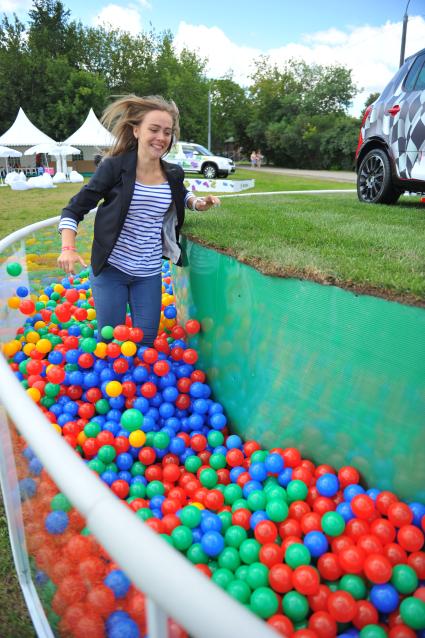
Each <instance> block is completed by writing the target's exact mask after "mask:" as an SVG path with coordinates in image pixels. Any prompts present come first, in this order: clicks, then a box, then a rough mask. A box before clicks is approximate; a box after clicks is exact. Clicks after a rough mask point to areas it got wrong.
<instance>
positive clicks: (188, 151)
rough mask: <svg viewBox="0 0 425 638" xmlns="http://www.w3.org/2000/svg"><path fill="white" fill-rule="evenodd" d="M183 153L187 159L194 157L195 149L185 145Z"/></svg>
mask: <svg viewBox="0 0 425 638" xmlns="http://www.w3.org/2000/svg"><path fill="white" fill-rule="evenodd" d="M182 151H183V153H184V154H185V155H186V157H193V147H192V146H187V145H186V144H183V146H182Z"/></svg>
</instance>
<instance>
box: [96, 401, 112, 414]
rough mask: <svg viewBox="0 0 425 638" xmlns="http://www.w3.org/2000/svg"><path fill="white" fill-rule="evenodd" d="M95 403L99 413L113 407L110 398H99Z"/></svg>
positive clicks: (104, 412) (103, 412)
mask: <svg viewBox="0 0 425 638" xmlns="http://www.w3.org/2000/svg"><path fill="white" fill-rule="evenodd" d="M94 405H95V408H96V412H97V413H98V414H106V413H107V412H109V410H110V409H111V406H110V405H109V401H108V399H99V401H96V403H95V404H94Z"/></svg>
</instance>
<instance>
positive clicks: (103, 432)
mask: <svg viewBox="0 0 425 638" xmlns="http://www.w3.org/2000/svg"><path fill="white" fill-rule="evenodd" d="M12 270H14V269H12ZM17 274H19V273H17ZM17 274H14V272H10V273H9V275H11V276H17ZM23 288H24V287H18V288H17V289H16V292H15V295H14V296H13V297H11V299H10V300H9V302H8V305H9V307H10V308H12V309H16V310H17V311H18V312H21V313H22V314H23V315H24V316H26V317H27V318H26V320H25V321H24V324H23V326H22V327H21V328H20V329H19V330H18V332H17V335H16V338H15V339H13V340H12V341H10V342H8V343H7V344H5V345H4V348H3V351H4V354H5V355H6V357H7V358H8V360H9V363H10V366H11V367H12V369H13V370H14V372H15V374H16V376H17V378H18V379H19V380H20V382H21V384H22V386H23V388H24V389H25V390H26V391H27V392H28V394H29V395H30V396H31V398H32V399H33V400H34V401H35V402H36V403H37V404H38V405H39V407H40V409H41V410H42V411H43V412H44V413H45V415H46V417H47V418H48V419H49V420H50V421H51V423H52V426H53V427H54V428H55V429H56V430H57V431H58V433H60V434H61V435H62V436H63V437H64V438H65V439H66V441H67V442H68V443H69V445H71V446H72V447H73V448H74V449H75V450H76V452H77V453H78V454H79V455H80V456H81V457H82V459H83V460H84V462H86V463H87V464H88V465H89V467H90V468H91V469H92V471H94V472H96V473H97V474H98V475H99V478H100V479H101V480H102V481H104V483H105V484H107V485H108V486H109V487H110V488H111V490H112V491H113V492H114V493H115V494H116V496H117V497H118V498H120V499H122V500H124V501H125V502H126V503H127V504H128V507H130V508H131V509H132V510H133V511H134V513H135V515H136V516H138V517H140V518H141V519H142V520H144V521H145V522H146V524H148V525H149V526H150V527H151V528H152V529H153V530H154V531H156V532H157V533H158V534H160V535H161V536H162V537H163V538H164V540H166V541H167V542H168V543H170V544H171V545H172V546H173V547H174V548H175V549H176V550H177V551H179V552H181V553H183V554H184V555H186V557H187V558H188V560H189V561H191V562H192V563H193V564H194V565H195V566H196V568H198V569H199V570H201V571H202V572H203V573H204V574H205V575H206V576H208V577H210V578H211V579H212V580H213V581H214V582H215V583H216V584H217V585H218V586H219V587H221V588H223V589H224V590H226V591H227V592H228V594H229V595H230V596H232V597H233V598H235V599H236V600H238V601H239V602H240V603H241V604H244V605H247V606H248V607H249V608H250V609H251V610H252V611H253V612H254V613H255V614H257V615H258V616H259V617H260V618H262V619H264V621H265V622H267V623H268V624H269V625H270V626H271V627H273V628H274V629H275V630H276V632H277V633H278V634H280V635H283V636H288V635H294V636H298V637H304V636H305V637H308V636H319V637H321V636H323V637H327V636H330V637H331V636H337V635H339V636H361V638H374V637H375V636H377V637H378V636H386V635H389V636H390V637H393V638H397V637H399V638H401V637H402V636H406V637H408V636H412V635H413V636H414V635H419V636H420V637H421V638H422V636H424V635H425V634H424V632H425V601H424V598H425V596H424V586H423V581H424V579H425V552H424V529H425V506H424V505H423V504H421V503H410V504H407V503H403V502H402V501H401V500H400V499H398V497H397V496H396V495H395V494H393V493H391V492H388V491H379V490H376V489H366V487H365V486H362V485H361V483H360V475H359V472H358V471H357V470H356V469H355V468H353V467H351V466H347V467H342V468H339V469H338V470H336V469H334V468H332V467H331V466H329V465H321V466H315V465H314V464H313V463H312V462H311V461H309V460H307V459H303V458H302V455H301V453H300V451H299V450H297V449H296V448H293V447H288V448H275V449H272V450H263V449H261V447H260V445H259V444H258V443H257V442H256V441H245V442H244V441H243V440H242V439H241V438H240V437H239V436H238V435H237V434H231V433H230V431H229V429H228V425H227V419H226V416H225V413H224V409H223V406H221V404H220V403H219V402H218V401H216V400H215V399H214V398H213V397H212V395H211V388H210V387H209V385H208V382H207V379H206V377H205V374H204V372H203V371H202V370H200V369H198V368H196V363H197V359H198V354H197V352H196V349H195V348H193V347H191V344H190V341H189V340H190V338H191V337H192V336H193V335H196V334H197V333H198V332H199V330H200V324H199V322H198V321H196V320H194V319H191V320H189V321H187V322H186V324H185V325H184V326H182V325H179V324H178V320H177V313H176V309H175V304H174V295H173V288H172V280H171V276H170V272H169V268H168V265H167V264H165V263H164V267H163V308H162V311H161V323H160V329H159V333H158V337H157V339H156V340H155V343H154V347H153V348H146V347H145V346H142V345H141V341H142V338H143V334H142V333H141V331H140V330H138V329H136V328H133V327H132V326H131V322H130V320H128V321H127V323H126V325H125V326H117V327H115V328H111V327H106V328H103V330H102V334H101V335H100V336H99V338H100V341H98V340H97V329H96V314H95V309H94V304H93V299H92V297H91V293H90V284H89V279H88V273H87V271H83V272H82V273H80V274H79V276H78V277H74V278H64V279H62V280H61V281H60V282H57V283H56V284H52V285H49V286H47V287H46V288H45V289H44V290H43V291H42V292H41V294H39V295H38V297H36V296H33V295H31V296H30V297H28V295H29V291H28V290H27V289H25V290H24V289H23ZM102 340H103V341H102ZM18 445H19V446H20V449H21V452H22V466H21V473H20V487H21V495H22V499H23V513H24V518H25V516H26V517H27V520H28V518H29V513H30V512H31V517H32V518H33V520H32V523H31V525H30V524H29V523H28V530H29V531H30V532H31V533H29V532H28V536H27V542H28V546H29V551H30V554H31V556H32V558H33V561H34V570H35V580H36V582H38V583H39V584H40V591H41V592H42V599H43V603H44V605H45V607H46V609H47V611H48V614H49V619H50V620H51V622H52V623H53V625H54V626H55V627H56V628H57V630H58V633H59V635H62V634H63V635H71V636H75V637H76V638H79V637H80V636H81V637H82V636H85V637H89V638H90V637H91V636H92V637H97V636H108V637H112V638H116V637H118V636H129V637H133V636H134V638H137V636H144V635H145V633H146V619H145V609H144V607H145V601H144V597H143V595H142V594H141V593H140V592H138V591H137V590H135V588H134V587H133V586H132V585H131V583H130V582H129V580H128V578H127V577H126V575H125V574H124V573H123V572H122V571H121V570H120V569H119V568H118V566H117V565H115V564H114V563H113V562H112V561H111V560H110V559H109V557H108V556H107V554H106V553H105V552H104V550H103V549H102V548H101V547H99V545H98V544H97V542H96V541H95V540H94V539H93V538H92V537H91V535H90V533H89V532H88V530H86V529H85V527H84V521H83V520H82V519H81V517H80V516H79V515H78V513H77V512H76V511H75V510H74V509H73V508H72V506H71V504H70V503H69V502H68V500H67V499H66V498H65V497H64V496H63V495H62V494H60V493H59V492H58V490H57V488H56V486H55V485H54V483H53V482H52V481H51V480H50V479H49V477H48V476H47V474H46V473H45V471H44V470H43V468H42V466H41V464H40V463H39V462H38V460H37V459H36V458H35V457H34V456H33V455H32V453H31V450H30V449H29V448H28V447H26V445H25V442H24V441H22V440H19V438H18ZM35 513H37V515H36V516H34V514H35ZM173 632H174V633H173V635H175V636H181V637H182V638H183V637H184V636H185V635H186V634H185V632H184V630H182V629H181V628H178V627H177V626H176V625H175V624H174V625H173Z"/></svg>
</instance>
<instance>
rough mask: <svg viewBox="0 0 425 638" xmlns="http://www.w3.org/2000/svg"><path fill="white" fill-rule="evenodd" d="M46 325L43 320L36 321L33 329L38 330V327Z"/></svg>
mask: <svg viewBox="0 0 425 638" xmlns="http://www.w3.org/2000/svg"><path fill="white" fill-rule="evenodd" d="M45 325H46V322H45V321H41V320H40V321H36V322H35V324H34V330H40V328H44V327H45Z"/></svg>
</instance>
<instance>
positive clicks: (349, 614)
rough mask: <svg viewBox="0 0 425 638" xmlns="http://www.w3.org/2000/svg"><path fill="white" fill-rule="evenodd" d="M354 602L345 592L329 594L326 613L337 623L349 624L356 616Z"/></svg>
mask: <svg viewBox="0 0 425 638" xmlns="http://www.w3.org/2000/svg"><path fill="white" fill-rule="evenodd" d="M356 609H357V607H356V601H355V600H354V598H353V596H352V595H351V594H349V593H348V592H346V591H342V590H340V591H335V592H331V593H330V594H329V597H328V611H329V613H330V615H331V616H332V618H334V620H336V621H337V622H341V623H342V622H350V621H351V620H353V618H354V616H355V614H356Z"/></svg>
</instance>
